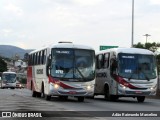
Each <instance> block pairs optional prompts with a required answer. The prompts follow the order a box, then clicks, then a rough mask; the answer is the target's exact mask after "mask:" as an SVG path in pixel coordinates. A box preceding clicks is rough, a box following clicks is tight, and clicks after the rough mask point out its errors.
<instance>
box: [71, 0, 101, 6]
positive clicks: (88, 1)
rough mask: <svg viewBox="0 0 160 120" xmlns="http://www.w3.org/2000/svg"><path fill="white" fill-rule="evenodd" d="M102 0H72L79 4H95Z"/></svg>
mask: <svg viewBox="0 0 160 120" xmlns="http://www.w3.org/2000/svg"><path fill="white" fill-rule="evenodd" d="M102 1H104V0H73V2H74V3H76V4H79V5H81V6H95V5H97V4H98V3H101V2H102Z"/></svg>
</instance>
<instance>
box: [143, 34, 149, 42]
mask: <svg viewBox="0 0 160 120" xmlns="http://www.w3.org/2000/svg"><path fill="white" fill-rule="evenodd" d="M143 36H146V43H147V38H148V37H149V36H151V35H149V34H145V35H143Z"/></svg>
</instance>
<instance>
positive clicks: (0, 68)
mask: <svg viewBox="0 0 160 120" xmlns="http://www.w3.org/2000/svg"><path fill="white" fill-rule="evenodd" d="M4 71H7V63H6V62H5V61H4V59H3V58H2V57H1V56H0V72H4Z"/></svg>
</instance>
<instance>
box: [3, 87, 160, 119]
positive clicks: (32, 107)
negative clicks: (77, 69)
mask: <svg viewBox="0 0 160 120" xmlns="http://www.w3.org/2000/svg"><path fill="white" fill-rule="evenodd" d="M0 111H1V116H2V112H11V114H12V119H22V118H21V117H22V113H23V117H25V115H26V117H27V118H24V119H28V117H30V118H29V119H31V118H32V114H29V113H37V116H38V117H39V116H42V118H38V119H53V118H54V119H63V120H71V119H76V120H101V119H104V120H116V119H118V120H128V119H129V120H131V119H134V120H135V119H137V120H146V119H148V120H159V119H160V117H156V115H157V116H159V115H160V99H152V98H147V99H146V100H145V102H144V103H138V102H137V100H136V99H133V98H120V99H119V100H118V101H116V102H111V101H106V100H104V97H103V96H96V97H95V99H88V98H86V99H85V100H84V102H78V101H77V99H76V98H73V97H69V98H68V100H62V99H59V98H58V97H52V99H51V101H46V100H45V99H43V98H33V97H31V91H30V90H27V89H14V90H12V89H0ZM13 112H15V114H13ZM16 113H18V114H21V116H20V117H16V115H17V114H16ZM38 113H39V114H38ZM3 114H4V113H3ZM144 115H148V116H147V117H146V116H145V117H144ZM35 116H36V115H35ZM35 116H34V117H35ZM122 116H123V117H122ZM124 116H125V117H124ZM132 116H134V117H132ZM13 117H14V118H13ZM0 119H6V118H4V117H3V118H2V117H1V118H0ZM7 119H8V118H7ZM34 119H35V118H34Z"/></svg>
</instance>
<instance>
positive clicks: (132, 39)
mask: <svg viewBox="0 0 160 120" xmlns="http://www.w3.org/2000/svg"><path fill="white" fill-rule="evenodd" d="M131 41H132V43H131V47H133V41H134V0H132V38H131Z"/></svg>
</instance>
